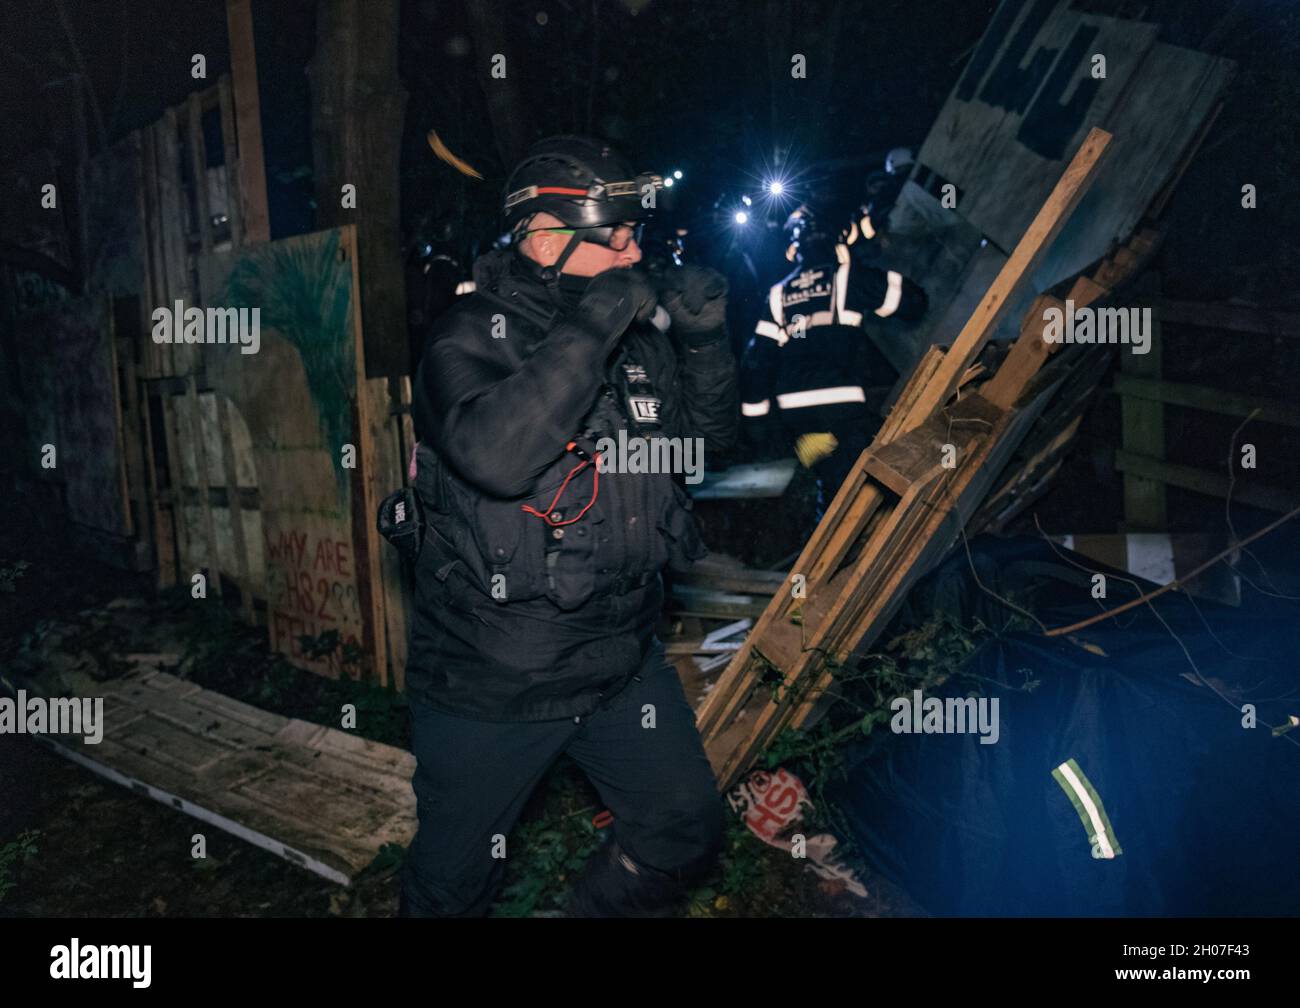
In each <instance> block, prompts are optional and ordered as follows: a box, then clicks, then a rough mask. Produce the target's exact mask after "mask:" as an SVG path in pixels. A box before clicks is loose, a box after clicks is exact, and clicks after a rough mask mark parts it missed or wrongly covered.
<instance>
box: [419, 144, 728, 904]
mask: <svg viewBox="0 0 1300 1008" xmlns="http://www.w3.org/2000/svg"><path fill="white" fill-rule="evenodd" d="M658 184H660V182H659V180H658V179H657V177H655V176H646V175H642V176H634V175H633V174H632V172H631V171H630V170H629V169H628V167H627V165H626V164H625V163H624V162H623V161H622V159H621V158H620V157H619V156H618V155H617V154H616V153H614V152H613V151H612V150H610V148H609V147H608V146H606V145H605V144H603V143H602V142H600V141H598V140H592V139H587V138H580V137H557V138H552V139H550V140H544V141H541V142H540V143H538V144H537V145H535V146H534V147H533V148H532V149H531V150H530V152H529V154H528V156H526V157H525V159H524V160H523V161H522V162H521V163H520V165H519V166H518V167H516V169H515V170H514V172H513V173H512V174H511V177H510V180H509V182H508V183H507V187H506V194H505V212H506V221H505V223H506V226H507V227H508V228H510V229H511V230H512V232H513V234H514V238H515V240H514V242H513V243H512V244H511V246H510V247H509V248H507V249H504V250H500V251H495V252H492V253H489V254H488V255H487V256H484V257H482V258H480V259H479V260H478V262H477V263H476V264H475V283H476V291H475V293H473V294H471V295H469V296H468V297H464V298H462V299H460V300H459V301H458V302H457V303H456V304H455V305H453V307H452V308H451V309H450V310H449V311H448V312H447V313H446V314H445V315H443V316H442V317H441V318H440V319H439V320H438V321H437V323H435V325H434V327H433V330H432V332H431V334H430V336H429V340H428V343H427V346H426V350H425V353H424V357H423V360H422V362H421V365H420V369H419V374H418V377H417V384H416V388H415V391H414V400H413V410H414V418H415V425H416V432H417V435H418V436H419V438H420V442H421V443H420V445H419V447H418V449H417V452H416V464H417V468H416V480H415V485H416V492H417V494H418V497H419V500H420V503H421V506H422V509H423V512H424V517H425V522H426V530H425V534H424V538H423V545H422V547H421V549H420V552H419V556H418V559H417V562H416V602H415V608H416V616H415V620H414V623H413V627H412V635H411V650H410V661H409V666H408V671H407V684H408V692H409V694H410V700H411V704H412V712H413V740H414V750H415V755H416V759H417V769H416V773H415V777H414V780H413V786H414V789H415V793H416V796H417V800H418V818H419V828H418V831H417V834H416V837H415V839H414V841H413V842H412V845H411V848H410V851H409V852H408V857H407V865H406V871H405V875H404V879H403V887H402V904H401V909H400V911H399V913H401V914H403V915H410V916H470V915H478V914H482V913H484V912H485V911H486V910H487V908H488V906H489V905H490V903H491V900H492V897H493V895H494V893H495V890H496V887H497V886H498V885H499V883H500V878H501V872H502V869H503V860H502V853H503V851H504V853H505V855H506V856H508V855H509V850H508V848H505V846H504V845H505V842H506V837H507V835H508V834H509V832H510V828H511V826H512V825H513V824H514V822H515V819H516V818H517V817H518V815H519V812H520V810H521V809H522V807H523V805H524V803H525V801H526V800H527V798H528V796H529V794H530V793H531V791H532V790H533V788H534V787H535V786H536V785H537V783H538V782H539V781H540V780H541V779H542V778H543V777H544V775H545V773H546V771H547V769H548V768H549V767H550V766H551V765H552V763H553V762H554V761H555V760H556V758H558V756H559V755H560V754H561V753H563V752H567V753H568V754H569V755H570V756H571V757H572V758H573V759H574V760H575V761H576V762H577V763H578V764H579V765H580V766H581V767H582V768H583V770H584V771H585V772H586V773H587V775H588V776H589V777H590V778H591V780H592V783H593V784H594V785H595V787H596V788H597V790H598V791H599V792H600V795H601V798H602V800H603V801H604V802H605V803H606V805H607V806H608V808H609V809H610V811H611V812H612V813H613V818H614V826H613V830H614V839H613V840H612V841H610V842H608V843H606V845H605V848H604V849H603V850H601V851H599V852H597V853H596V854H595V855H593V856H592V858H591V860H590V861H589V862H588V864H587V866H586V868H585V870H584V872H583V874H582V877H581V878H580V879H579V881H578V882H577V884H576V885H575V888H574V893H573V900H572V904H571V908H570V910H571V912H572V913H575V914H583V915H597V916H604V915H622V914H666V913H670V912H671V911H672V909H673V906H674V904H675V902H676V901H677V900H678V899H679V898H680V897H681V896H682V895H684V893H685V890H686V885H687V883H688V882H689V881H690V880H691V879H692V878H693V877H695V876H696V875H698V874H699V873H700V872H702V871H705V870H707V868H708V867H709V866H710V865H711V864H712V862H713V860H714V859H715V858H716V856H717V853H718V851H719V849H720V846H721V835H722V807H721V800H720V797H719V795H718V792H717V784H716V781H715V778H714V775H713V772H712V770H711V768H710V766H709V763H708V760H707V758H706V757H705V754H704V750H703V747H702V745H701V744H700V739H699V735H698V734H697V732H696V730H695V720H694V714H693V712H692V711H691V708H690V705H689V704H688V703H687V702H686V699H685V697H684V695H683V693H682V687H681V683H680V681H679V680H678V678H677V675H676V672H675V671H674V670H673V668H672V667H671V666H670V665H668V664H667V663H666V661H665V658H664V653H663V647H662V644H660V642H659V641H658V640H657V639H656V637H655V632H654V628H655V622H656V619H657V617H658V615H659V611H660V607H661V605H662V601H663V587H662V581H661V576H660V572H661V570H662V569H663V568H664V567H665V566H669V565H671V566H672V567H673V568H675V569H683V568H685V567H686V566H687V565H689V564H690V563H691V562H692V561H693V560H695V559H698V558H699V557H700V556H702V555H703V554H704V553H705V550H704V547H703V545H702V543H701V542H700V539H699V535H698V532H697V530H696V528H695V525H694V520H693V517H692V515H691V513H690V501H689V499H688V498H687V497H686V495H685V493H684V491H683V490H682V489H681V488H680V487H679V486H678V485H677V484H676V483H675V481H674V479H673V476H672V474H670V473H663V472H657V473H636V472H631V473H629V472H627V471H625V468H624V467H623V466H621V465H613V466H608V465H607V463H609V462H610V461H612V460H610V459H608V458H606V457H603V456H601V455H600V453H599V450H598V448H597V444H598V443H599V442H601V440H602V439H603V438H606V437H610V438H615V439H616V440H617V432H618V431H620V430H622V431H626V432H627V436H628V437H633V436H636V437H640V438H646V439H660V438H679V437H699V438H702V439H703V445H704V450H705V451H707V452H713V451H718V452H721V451H725V450H726V449H727V448H728V447H729V446H730V445H731V443H732V442H733V441H734V440H735V436H736V428H737V422H738V413H739V411H738V398H737V390H736V373H735V361H734V358H733V357H732V355H731V351H730V350H729V348H728V346H727V338H726V332H725V325H724V322H723V319H724V317H725V294H726V283H725V281H724V280H723V279H722V278H721V276H719V275H718V274H716V273H713V272H711V271H708V270H701V269H698V268H690V267H683V268H678V269H674V270H670V271H667V272H666V273H665V274H664V275H663V277H662V278H661V280H660V281H659V283H658V285H657V286H656V285H653V284H652V283H651V282H650V280H649V278H648V277H647V276H646V275H645V274H644V273H643V272H642V271H641V270H639V269H634V268H633V267H635V266H636V264H637V262H638V261H639V260H640V258H641V252H640V249H639V247H638V244H637V238H638V237H639V222H640V221H641V219H642V218H644V217H645V216H646V213H647V207H648V206H652V205H653V199H654V192H655V187H656V186H657V185H658ZM652 320H653V321H654V323H655V324H652Z"/></svg>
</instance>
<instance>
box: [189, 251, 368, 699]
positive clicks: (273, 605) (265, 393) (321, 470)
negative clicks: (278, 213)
mask: <svg viewBox="0 0 1300 1008" xmlns="http://www.w3.org/2000/svg"><path fill="white" fill-rule="evenodd" d="M352 242H353V236H352V230H351V228H340V229H336V230H333V231H323V232H319V233H316V234H310V235H301V236H298V237H295V238H287V239H284V240H282V241H277V242H271V243H263V244H260V245H245V246H242V247H241V248H240V249H239V250H238V251H230V252H218V251H214V252H213V253H211V254H210V255H207V256H202V257H201V258H200V263H199V275H200V278H201V284H202V287H203V289H204V290H205V291H209V292H212V293H211V294H210V295H209V297H210V303H211V304H215V305H222V306H229V307H236V308H238V307H248V308H251V307H253V306H257V307H258V308H259V309H260V313H261V315H260V318H261V335H260V340H261V345H260V349H259V352H258V353H256V354H244V353H241V352H240V350H239V348H238V347H232V346H205V347H198V348H196V349H198V350H200V351H201V352H202V353H203V364H204V372H205V375H206V379H207V382H208V385H209V387H210V388H211V389H212V390H213V392H215V393H216V394H218V395H219V396H221V397H223V398H224V399H225V400H226V401H227V407H226V409H227V411H228V415H230V416H233V415H236V414H237V415H238V417H239V421H240V424H241V425H242V428H243V430H244V431H245V432H246V434H247V438H248V443H249V448H250V449H251V451H249V452H247V454H248V455H249V456H251V457H250V458H246V459H245V461H244V462H243V463H242V464H243V465H244V467H245V468H246V469H247V468H251V469H252V470H253V471H254V472H255V474H256V487H257V494H258V501H259V505H260V507H259V511H260V522H261V526H262V527H261V540H260V544H261V551H260V552H261V558H260V559H261V561H262V563H263V564H264V568H265V582H264V586H263V587H262V589H261V593H262V594H263V596H264V597H265V598H266V599H267V605H268V615H267V620H268V627H269V630H270V634H271V641H272V646H273V647H274V648H276V649H277V650H279V651H282V652H283V653H285V654H286V655H288V656H289V657H290V658H291V659H292V660H293V661H294V662H295V663H296V664H298V665H300V666H302V667H306V668H310V669H312V670H314V671H317V672H321V673H323V674H332V673H333V672H334V671H335V670H334V669H332V668H331V666H330V665H329V664H328V663H327V662H324V661H313V660H311V659H309V658H307V657H306V656H305V654H304V652H303V649H302V647H301V644H300V642H299V638H300V637H301V636H304V635H305V636H311V637H317V636H319V635H320V634H322V633H324V632H325V631H328V630H337V631H338V633H339V635H340V637H341V639H342V640H343V641H344V642H346V643H349V644H352V645H355V646H357V647H359V648H362V650H363V651H364V652H365V654H366V656H367V660H368V661H369V662H371V663H372V664H373V666H374V671H375V672H376V674H378V673H379V672H380V670H385V674H386V669H387V660H386V657H385V655H384V650H383V647H384V644H383V641H384V633H383V630H382V621H381V620H380V618H379V610H378V604H377V602H376V601H375V599H374V597H373V595H371V594H370V592H369V585H372V584H377V583H378V582H379V576H378V563H379V558H378V551H377V549H376V548H375V547H374V545H373V544H372V543H371V542H369V541H368V533H365V532H360V531H359V530H361V529H363V528H364V529H373V525H374V515H373V510H372V509H371V508H370V507H369V500H368V491H366V490H365V489H364V487H363V485H362V484H363V483H364V481H365V472H366V470H365V466H367V465H369V464H372V461H373V459H372V456H373V454H374V453H373V449H372V450H369V451H368V450H367V448H366V439H364V438H363V437H362V436H361V434H362V431H363V430H364V425H365V423H366V420H365V418H366V416H367V413H366V404H365V403H364V401H362V399H363V397H361V396H360V394H359V388H360V384H361V383H362V382H363V381H364V375H363V373H362V372H361V369H360V365H359V364H358V360H359V356H358V351H359V346H358V344H359V341H360V338H361V337H360V331H359V326H358V323H357V318H356V303H355V302H356V287H355V272H354V269H355V255H354V249H353V244H352ZM192 436H193V435H189V436H188V437H187V436H184V435H183V439H184V440H185V441H186V442H188V439H189V437H192ZM347 445H351V446H352V448H353V449H355V462H356V466H357V468H355V469H347V468H345V467H344V465H343V452H344V448H345V446H347ZM232 449H234V444H233V443H232ZM191 450H192V448H191ZM240 454H241V453H240V452H238V451H237V452H236V456H237V457H238V456H239V455H240ZM236 464H237V465H239V463H238V462H237V463H236ZM359 535H360V536H361V538H360V540H358V536H359ZM249 552H250V569H255V568H256V566H257V560H258V557H257V556H256V552H257V551H256V550H255V549H254V548H252V547H250V549H249ZM372 563H373V567H374V569H372ZM376 627H380V630H379V633H378V635H376Z"/></svg>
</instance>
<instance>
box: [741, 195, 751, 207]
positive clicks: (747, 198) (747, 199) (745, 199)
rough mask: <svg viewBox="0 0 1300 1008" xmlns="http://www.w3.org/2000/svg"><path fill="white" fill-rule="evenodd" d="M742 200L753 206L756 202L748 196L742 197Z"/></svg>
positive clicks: (746, 204)
mask: <svg viewBox="0 0 1300 1008" xmlns="http://www.w3.org/2000/svg"><path fill="white" fill-rule="evenodd" d="M740 202H742V203H744V204H745V206H752V205H753V203H754V201H753V200H752V199H750V198H749V197H748V196H742V197H740Z"/></svg>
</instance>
